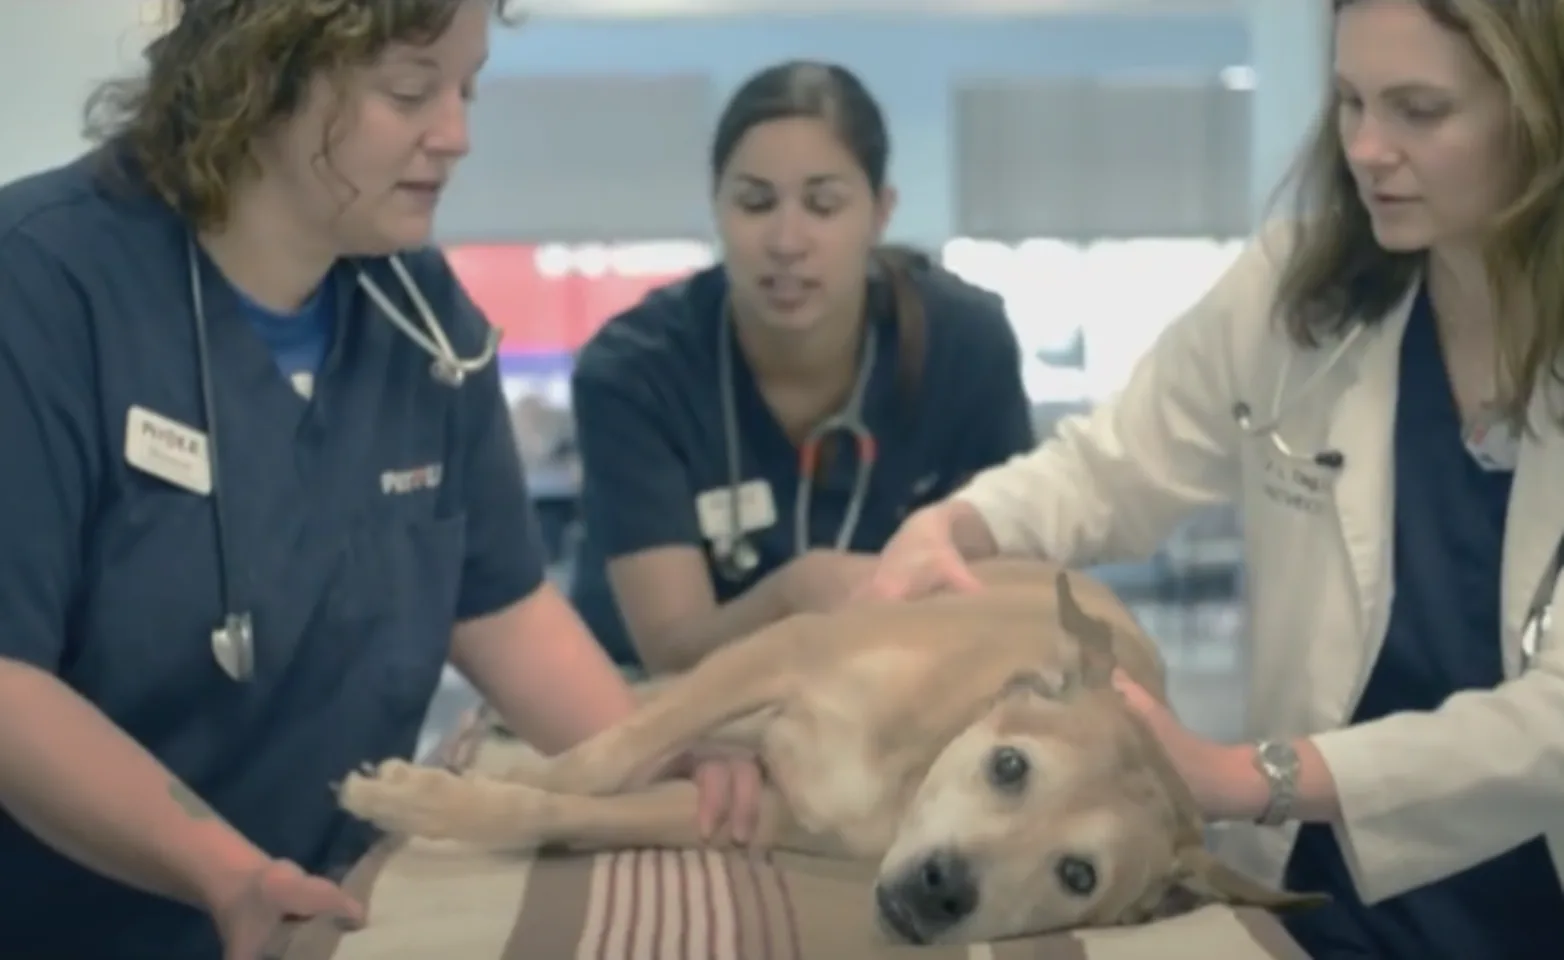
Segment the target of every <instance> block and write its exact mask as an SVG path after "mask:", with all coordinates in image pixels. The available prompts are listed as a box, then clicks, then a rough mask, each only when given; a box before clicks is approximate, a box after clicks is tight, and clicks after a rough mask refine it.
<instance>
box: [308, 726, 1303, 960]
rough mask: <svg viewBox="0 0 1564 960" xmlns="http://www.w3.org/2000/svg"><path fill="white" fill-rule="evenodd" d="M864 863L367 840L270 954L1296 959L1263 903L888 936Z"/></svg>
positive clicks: (320, 957)
mask: <svg viewBox="0 0 1564 960" xmlns="http://www.w3.org/2000/svg"><path fill="white" fill-rule="evenodd" d="M520 749H524V748H522V747H519V746H517V745H516V744H515V743H513V742H511V741H507V740H502V739H499V738H496V737H494V736H492V735H490V733H489V729H488V727H487V725H486V724H484V723H482V722H480V721H476V720H475V721H473V722H472V723H470V724H469V725H468V727H467V729H466V730H465V731H464V733H463V735H462V736H461V737H460V738H459V739H458V740H457V741H456V742H455V743H453V744H451V745H450V746H449V747H448V748H447V750H446V751H445V753H444V754H443V756H442V757H441V758H440V759H441V762H444V763H446V764H448V765H450V766H453V767H458V768H463V769H478V770H485V769H499V768H503V767H504V766H506V759H505V758H506V756H507V755H510V756H514V754H515V752H516V751H517V750H520ZM871 874H872V870H871V869H870V868H869V867H867V866H863V865H848V864H843V863H839V862H835V861H824V860H818V859H813V858H806V857H799V856H794V855H788V854H774V855H771V856H769V857H766V858H764V859H757V858H751V857H749V856H748V855H745V854H723V853H717V852H712V851H658V850H634V851H623V852H617V853H604V854H599V855H596V856H545V857H541V858H536V859H533V858H520V857H498V856H492V855H487V854H482V853H477V852H474V851H473V850H471V849H469V848H464V847H460V846H457V845H453V844H442V843H434V842H428V841H422V840H415V841H402V840H398V839H395V838H388V839H387V840H385V841H382V842H381V843H380V845H378V846H377V847H376V848H375V849H374V850H372V851H371V852H370V853H369V854H368V855H367V856H366V857H365V859H364V861H363V862H362V863H360V864H359V866H358V868H357V869H355V870H354V871H353V873H352V874H350V875H349V877H348V879H347V881H346V882H347V885H348V887H349V889H351V890H353V891H354V892H355V893H356V894H358V895H359V896H360V897H362V898H364V899H365V901H366V902H367V903H368V905H369V913H370V923H369V926H368V927H367V928H366V929H365V930H362V931H360V932H357V933H352V934H348V935H346V936H339V935H338V934H336V933H335V932H334V931H333V930H331V929H330V928H329V927H327V926H325V925H321V924H311V925H308V926H305V927H303V928H301V929H300V930H299V931H298V932H297V933H296V934H295V936H294V937H293V938H292V942H291V943H290V945H289V947H288V948H287V949H286V951H285V952H284V953H283V954H282V956H283V960H522V958H525V960H686V958H701V960H772V958H775V960H836V958H839V957H855V958H858V960H890V958H897V957H908V958H914V957H915V958H919V960H1182V958H1188V960H1211V958H1217V957H1220V958H1221V960H1307V957H1306V955H1305V954H1304V953H1303V951H1302V950H1300V949H1299V948H1298V947H1297V946H1296V944H1294V943H1293V942H1292V941H1291V940H1290V939H1289V938H1288V937H1287V935H1286V933H1285V932H1284V931H1283V929H1282V927H1281V925H1280V924H1278V923H1277V922H1276V921H1275V920H1274V919H1273V918H1272V917H1270V916H1269V915H1267V914H1265V913H1263V912H1260V911H1250V910H1238V911H1235V910H1230V909H1227V908H1217V907H1211V908H1207V909H1204V910H1200V911H1198V912H1195V913H1192V914H1189V915H1186V916H1183V917H1179V918H1177V919H1173V920H1168V921H1163V922H1161V923H1157V924H1154V925H1151V926H1146V927H1140V928H1133V929H1120V930H1100V931H1088V932H1081V933H1074V934H1066V935H1056V936H1048V937H1039V938H1032V939H1026V940H1015V941H1007V942H1003V943H993V944H982V945H977V946H972V947H922V948H914V947H905V946H891V945H889V944H887V942H886V941H885V939H884V938H883V937H882V936H881V935H880V934H878V933H877V932H876V930H875V927H874V921H873V919H872V913H871V908H870V899H869V882H868V878H869V876H870V875H871Z"/></svg>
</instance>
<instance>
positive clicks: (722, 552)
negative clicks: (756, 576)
mask: <svg viewBox="0 0 1564 960" xmlns="http://www.w3.org/2000/svg"><path fill="white" fill-rule="evenodd" d="M712 553H713V554H714V555H715V556H716V558H717V567H718V572H719V573H720V574H721V575H722V577H723V579H725V580H727V581H728V582H729V583H738V582H740V581H742V580H744V579H745V578H747V577H748V576H749V575H750V574H752V573H754V572H755V570H756V569H757V568H758V567H759V566H760V553H759V551H757V550H756V549H755V544H754V543H753V542H751V541H750V539H749V537H746V536H744V535H742V534H740V535H738V536H735V537H732V538H731V539H727V540H723V541H722V542H720V543H718V544H716V545H715V546H714V548H713V550H712Z"/></svg>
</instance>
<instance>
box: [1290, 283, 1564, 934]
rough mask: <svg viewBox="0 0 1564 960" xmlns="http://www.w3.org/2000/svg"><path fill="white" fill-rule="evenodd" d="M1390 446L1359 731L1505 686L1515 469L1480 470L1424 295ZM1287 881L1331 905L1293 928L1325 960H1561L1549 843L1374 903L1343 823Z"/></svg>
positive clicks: (1308, 835)
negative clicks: (1390, 584) (1346, 855)
mask: <svg viewBox="0 0 1564 960" xmlns="http://www.w3.org/2000/svg"><path fill="white" fill-rule="evenodd" d="M1394 442H1395V464H1396V469H1395V484H1396V489H1395V504H1396V506H1395V547H1394V549H1395V561H1394V568H1395V593H1394V599H1393V600H1392V603H1391V610H1390V626H1389V632H1388V633H1387V634H1386V637H1385V644H1384V647H1383V648H1382V649H1381V651H1380V654H1379V659H1378V660H1377V661H1376V662H1375V665H1374V669H1373V671H1372V672H1371V673H1370V675H1369V681H1368V684H1367V686H1366V687H1365V688H1364V691H1363V698H1362V700H1361V701H1360V702H1359V704H1358V708H1357V711H1356V713H1355V714H1354V715H1353V717H1352V722H1353V723H1365V722H1368V721H1371V720H1376V719H1379V718H1380V717H1385V716H1388V715H1390V714H1392V713H1400V712H1404V711H1429V710H1434V709H1436V708H1438V707H1439V705H1440V704H1442V703H1443V702H1444V701H1445V700H1446V699H1448V698H1449V697H1450V696H1451V695H1452V694H1455V693H1457V692H1460V691H1463V690H1490V689H1492V688H1494V687H1496V686H1498V685H1499V684H1500V683H1501V682H1503V679H1504V673H1503V665H1502V661H1501V652H1500V646H1499V623H1500V618H1499V568H1500V559H1501V556H1502V551H1503V544H1504V521H1505V513H1506V511H1507V508H1508V505H1509V499H1510V483H1511V480H1512V478H1513V474H1512V473H1510V472H1489V471H1486V470H1484V469H1483V468H1482V467H1480V466H1479V465H1478V464H1477V462H1476V461H1475V460H1474V459H1473V458H1472V456H1471V454H1470V453H1469V452H1468V451H1467V449H1466V445H1465V443H1464V441H1463V440H1462V428H1461V419H1460V414H1459V412H1458V411H1457V409H1456V406H1455V400H1454V398H1453V396H1452V395H1451V392H1450V378H1449V374H1448V372H1447V370H1446V366H1445V361H1444V353H1443V350H1442V349H1441V347H1440V344H1439V334H1438V331H1437V328H1436V326H1435V323H1434V314H1433V310H1432V307H1431V305H1430V303H1429V301H1428V296H1427V291H1426V289H1425V290H1423V291H1421V292H1420V293H1419V295H1418V297H1417V300H1416V303H1415V306H1414V308H1413V312H1412V316H1411V318H1410V319H1409V321H1408V324H1407V328H1406V334H1405V338H1404V339H1403V341H1402V345H1401V373H1400V389H1399V391H1398V400H1397V403H1396V423H1395V440H1394ZM1496 815H1497V814H1496ZM1286 885H1287V887H1288V889H1292V890H1321V891H1326V892H1328V893H1330V894H1331V896H1332V897H1333V898H1334V902H1333V903H1331V904H1330V905H1328V906H1326V907H1323V908H1321V909H1319V910H1314V911H1310V912H1308V913H1304V914H1299V915H1298V916H1297V917H1295V918H1291V919H1290V920H1289V926H1290V927H1291V928H1292V932H1293V934H1294V936H1295V937H1296V938H1297V939H1298V941H1299V942H1300V943H1301V944H1302V946H1303V947H1304V949H1305V950H1307V951H1309V954H1310V956H1312V957H1315V958H1316V960H1347V958H1354V960H1357V958H1365V960H1367V958H1372V960H1541V958H1544V957H1564V895H1561V893H1560V891H1559V882H1558V877H1557V875H1556V874H1555V872H1554V870H1553V865H1552V860H1551V858H1550V856H1549V854H1548V849H1547V844H1546V842H1545V841H1544V840H1543V839H1542V838H1541V837H1540V836H1539V837H1538V838H1536V839H1534V840H1532V841H1531V842H1529V843H1527V844H1525V845H1523V846H1521V847H1518V848H1516V849H1514V850H1512V851H1510V852H1508V853H1505V854H1502V855H1500V856H1498V857H1495V858H1494V859H1492V860H1489V861H1488V862H1486V863H1483V864H1480V865H1478V866H1476V867H1473V868H1472V869H1470V870H1467V871H1465V872H1464V873H1461V874H1458V875H1456V876H1453V877H1450V878H1447V879H1445V880H1442V881H1439V882H1437V883H1432V884H1429V885H1427V886H1424V887H1420V888H1418V889H1416V890H1412V891H1409V892H1407V893H1405V894H1402V895H1401V896H1398V897H1393V898H1391V899H1389V900H1387V901H1384V902H1383V903H1379V904H1376V905H1374V906H1372V907H1365V906H1364V905H1363V902H1362V901H1361V900H1360V899H1359V897H1358V895H1357V890H1356V888H1355V886H1354V884H1353V882H1352V879H1351V876H1350V874H1349V873H1348V871H1347V866H1346V863H1345V861H1344V860H1343V859H1342V852H1341V849H1340V847H1339V846H1338V844H1337V843H1336V838H1335V833H1334V831H1333V829H1332V828H1331V827H1330V826H1329V825H1327V824H1305V825H1304V826H1303V828H1302V830H1301V831H1300V833H1299V837H1298V843H1297V847H1296V848H1295V850H1294V852H1293V855H1292V858H1291V861H1290V863H1289V865H1288V870H1287V878H1286Z"/></svg>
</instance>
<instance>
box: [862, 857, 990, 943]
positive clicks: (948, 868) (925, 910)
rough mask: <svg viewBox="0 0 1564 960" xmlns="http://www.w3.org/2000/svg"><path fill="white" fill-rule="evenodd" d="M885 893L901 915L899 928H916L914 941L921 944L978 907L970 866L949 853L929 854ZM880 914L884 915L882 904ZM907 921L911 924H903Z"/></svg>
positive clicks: (976, 888) (960, 858)
mask: <svg viewBox="0 0 1564 960" xmlns="http://www.w3.org/2000/svg"><path fill="white" fill-rule="evenodd" d="M886 893H888V894H889V896H890V898H893V899H894V900H895V901H896V902H897V904H898V905H899V907H900V912H902V913H903V914H904V916H903V917H902V918H901V919H902V920H903V924H902V925H910V926H914V927H916V928H917V932H918V933H919V934H920V936H919V937H918V938H917V939H920V940H924V941H927V940H929V939H931V938H933V937H934V936H937V935H938V934H940V933H941V932H943V931H945V930H948V929H950V928H951V927H954V926H955V925H956V924H958V923H960V922H961V921H963V920H965V919H966V918H967V917H969V916H971V915H972V913H973V911H975V910H976V909H977V905H978V885H977V878H976V877H974V876H973V874H972V865H971V864H970V863H968V862H967V860H966V858H965V857H961V856H958V855H956V854H952V853H935V854H932V855H930V856H929V857H927V858H926V859H924V860H923V861H921V862H920V863H918V864H916V865H914V866H913V867H912V868H911V869H909V870H908V871H907V872H906V873H905V874H903V875H902V877H901V879H900V880H899V881H897V883H896V884H895V885H894V887H893V889H891V890H888V891H886ZM881 911H882V912H886V911H885V908H884V905H883V903H882V907H881ZM907 920H911V921H912V922H911V924H906V923H905V921H907ZM895 925H896V924H893V926H895ZM909 939H911V938H909Z"/></svg>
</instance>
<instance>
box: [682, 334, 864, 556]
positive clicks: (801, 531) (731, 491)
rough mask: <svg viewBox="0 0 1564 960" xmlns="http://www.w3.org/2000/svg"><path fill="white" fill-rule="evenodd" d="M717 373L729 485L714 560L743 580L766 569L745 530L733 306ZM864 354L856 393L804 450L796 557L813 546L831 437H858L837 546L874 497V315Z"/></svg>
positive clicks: (845, 540) (797, 499)
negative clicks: (866, 413)
mask: <svg viewBox="0 0 1564 960" xmlns="http://www.w3.org/2000/svg"><path fill="white" fill-rule="evenodd" d="M717 326H718V333H717V377H718V382H719V386H718V389H719V391H720V400H719V402H720V403H721V405H722V433H723V446H724V451H725V453H726V456H727V468H728V488H727V491H726V494H727V530H726V532H725V534H724V535H721V536H717V537H713V538H712V546H711V552H712V559H713V561H714V564H715V566H716V569H717V574H718V575H719V576H720V577H722V578H723V579H724V580H726V581H728V582H730V583H741V582H743V581H744V580H746V579H748V578H749V577H750V576H752V575H753V574H754V572H755V571H756V570H757V569H758V568H759V567H760V551H759V550H758V549H757V548H756V546H755V543H754V540H753V539H752V538H751V537H750V535H749V533H748V532H747V531H746V530H745V529H744V520H745V516H744V510H743V505H742V503H741V494H742V491H743V459H744V457H743V449H742V447H741V446H740V436H739V425H738V398H737V395H736V390H735V387H734V382H733V378H734V374H733V355H734V352H735V350H736V349H737V348H736V346H735V345H734V343H733V316H732V310H731V309H730V308H724V310H723V315H722V318H721V320H720V321H719V322H718V324H717ZM864 326H865V328H866V331H865V333H864V337H863V345H862V356H861V358H860V359H859V361H858V372H857V375H856V377H855V379H854V381H853V389H852V393H851V394H849V395H848V398H847V403H846V404H845V405H844V406H843V407H842V409H841V410H839V411H837V412H836V413H835V414H832V415H831V416H829V417H827V418H826V419H825V420H823V421H821V422H820V423H819V424H816V425H815V427H814V428H813V429H811V430H810V431H809V433H808V434H807V435H806V436H805V437H804V440H803V442H802V443H801V444H799V448H798V491H797V494H796V496H795V498H794V504H793V555H794V556H795V557H796V556H802V555H803V554H804V553H805V551H807V550H808V549H809V539H810V537H809V520H810V508H811V504H812V503H813V498H814V485H815V471H816V470H817V469H818V468H819V465H820V450H821V448H822V446H823V445H824V442H825V440H826V438H828V437H829V436H830V435H831V434H833V433H839V432H846V433H847V434H848V435H849V436H851V437H852V439H853V445H854V447H855V448H856V452H857V455H858V462H857V464H856V465H855V472H854V475H853V490H852V496H851V497H850V499H849V500H848V502H847V512H846V514H845V515H844V516H843V517H842V523H841V525H840V526H839V527H838V528H837V531H836V542H835V547H836V549H837V550H846V549H847V547H848V545H849V544H850V543H851V542H852V539H853V534H854V533H855V532H856V531H857V529H858V522H859V520H860V518H861V516H862V514H863V507H864V502H865V501H866V500H867V499H868V497H869V479H870V475H871V474H872V473H873V471H874V462H875V458H876V455H877V452H878V451H877V448H876V444H875V439H874V434H873V433H871V432H870V430H869V426H868V424H867V423H865V422H864V418H863V400H864V394H865V393H866V392H867V390H868V387H869V377H870V375H871V374H872V373H873V371H874V358H875V353H876V349H877V346H878V343H879V335H878V332H877V331H876V329H875V323H874V320H873V318H870V317H866V318H865V323H864Z"/></svg>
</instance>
